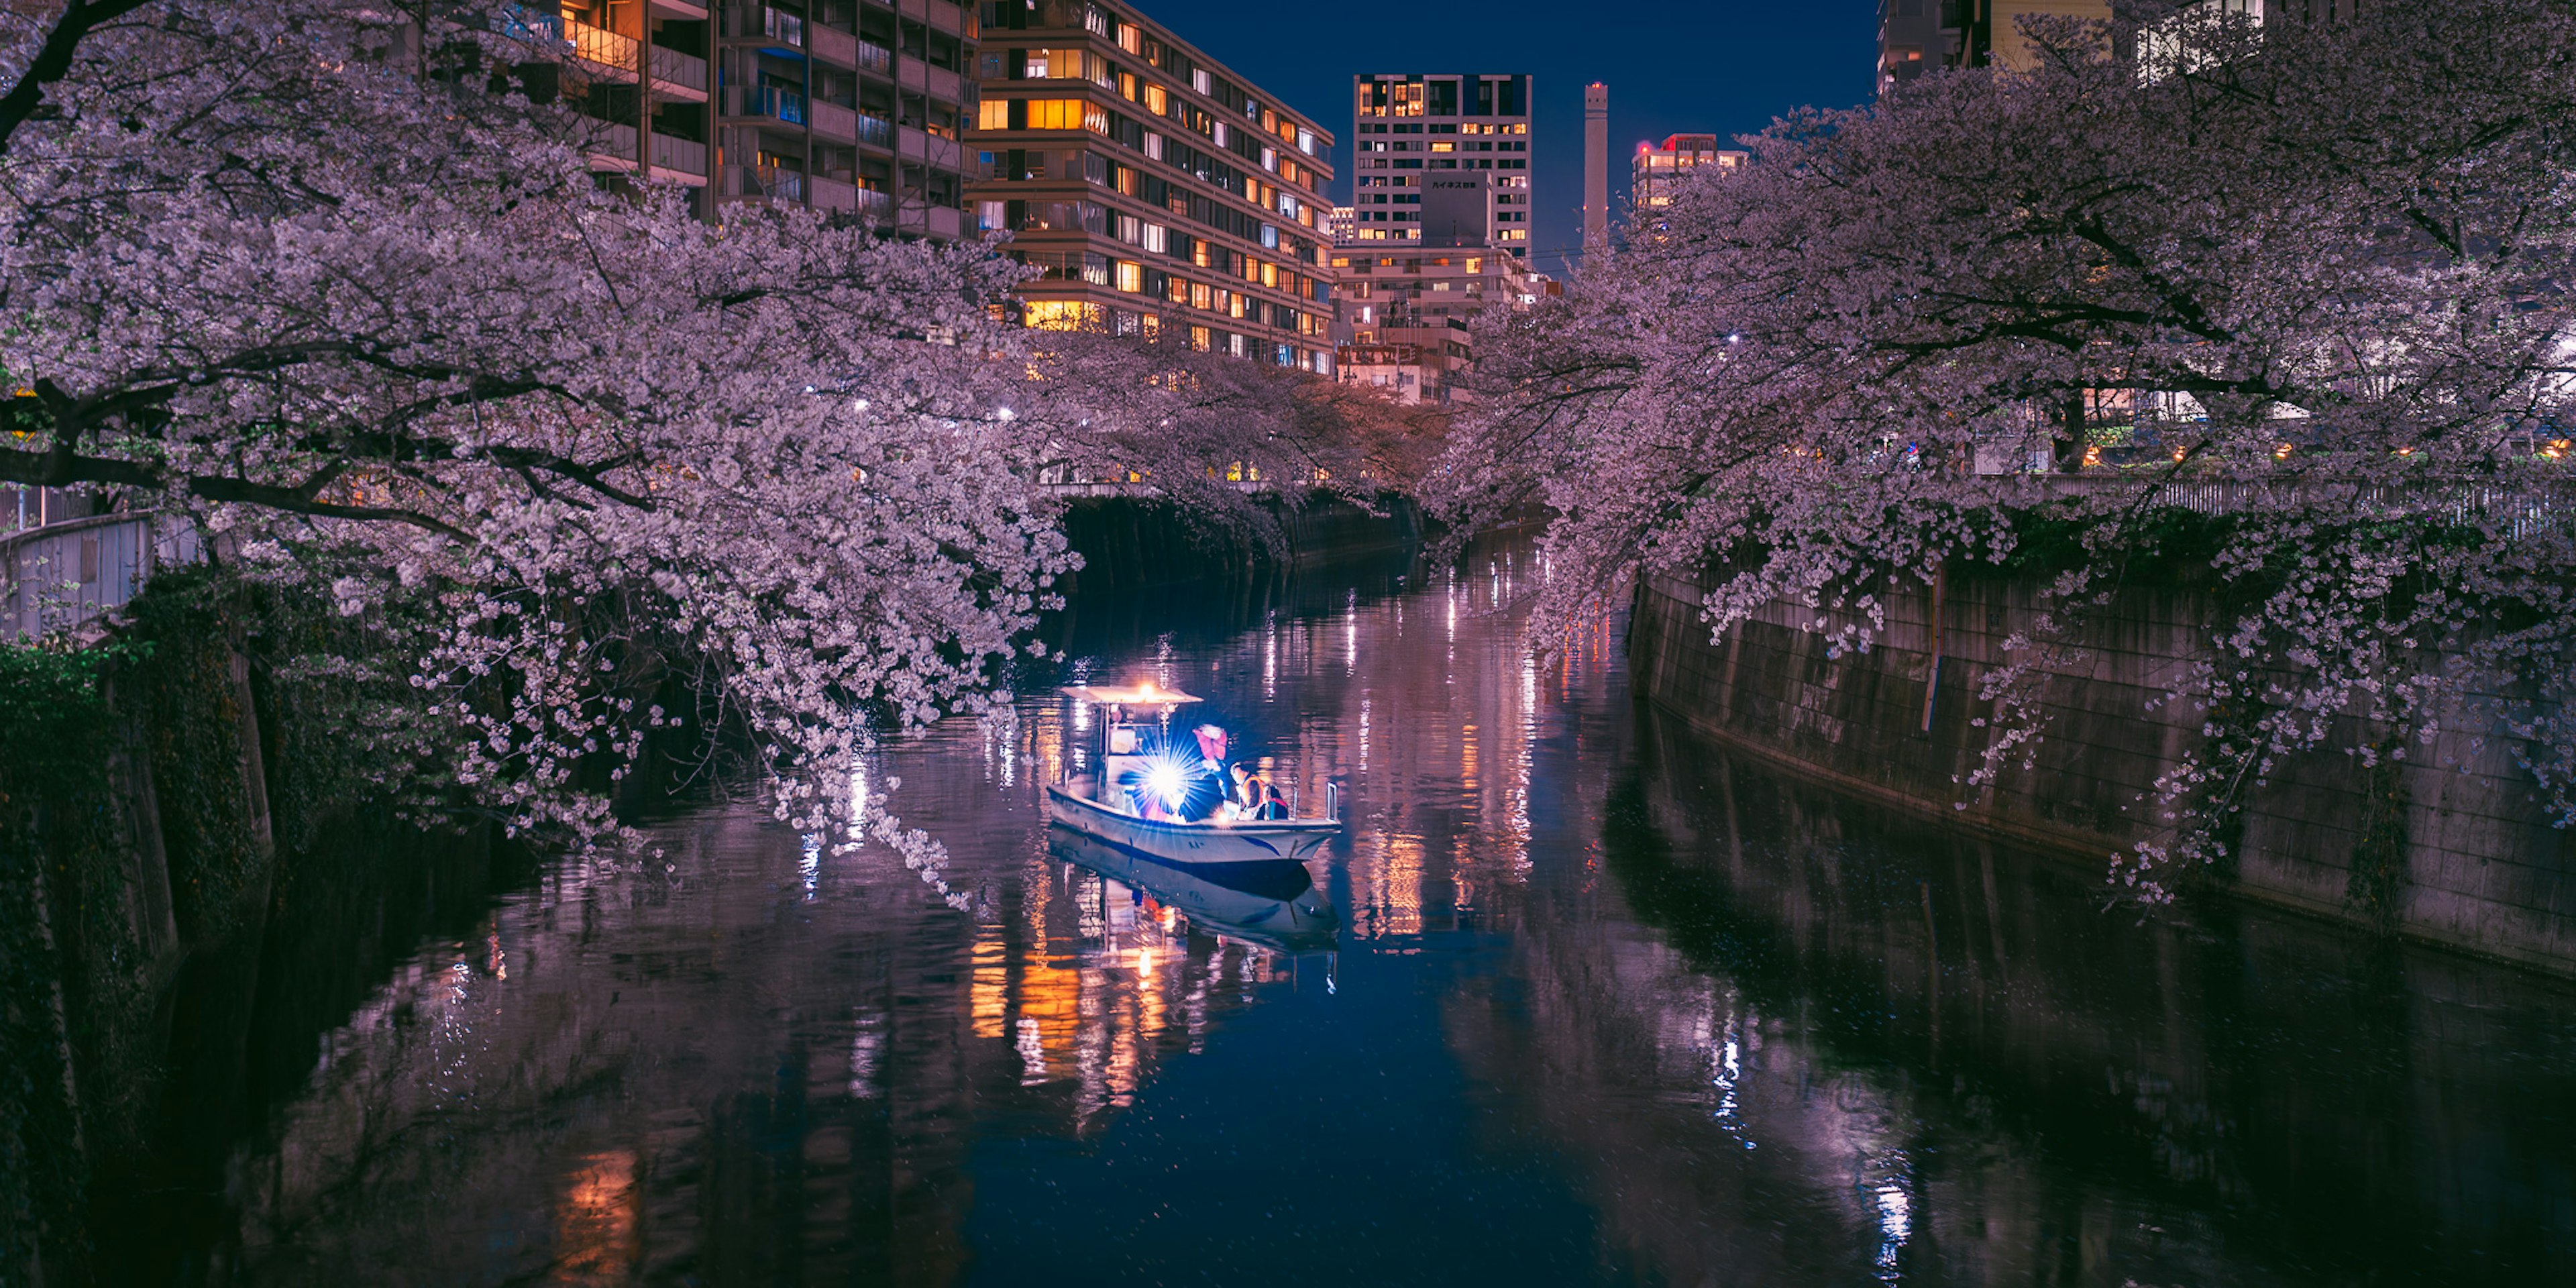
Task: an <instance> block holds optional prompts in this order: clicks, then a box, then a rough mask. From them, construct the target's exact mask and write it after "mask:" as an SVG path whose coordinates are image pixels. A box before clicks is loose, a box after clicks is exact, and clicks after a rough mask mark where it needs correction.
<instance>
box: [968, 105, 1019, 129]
mask: <svg viewBox="0 0 2576 1288" xmlns="http://www.w3.org/2000/svg"><path fill="white" fill-rule="evenodd" d="M975 124H976V125H977V126H979V127H981V128H983V129H987V130H1007V129H1009V128H1011V100H1009V99H1007V98H988V99H985V100H984V106H983V107H982V108H981V109H979V110H978V113H977V115H976V118H975Z"/></svg>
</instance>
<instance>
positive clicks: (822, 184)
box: [807, 175, 859, 211]
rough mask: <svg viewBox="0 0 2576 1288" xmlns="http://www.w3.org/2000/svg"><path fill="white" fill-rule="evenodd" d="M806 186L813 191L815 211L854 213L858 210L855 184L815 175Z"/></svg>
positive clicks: (856, 186) (857, 191) (857, 190)
mask: <svg viewBox="0 0 2576 1288" xmlns="http://www.w3.org/2000/svg"><path fill="white" fill-rule="evenodd" d="M807 186H808V187H809V188H811V189H812V190H813V193H814V208H815V209H816V210H841V211H855V210H857V209H858V208H859V186H858V185H857V184H854V183H847V182H844V181H842V180H839V179H826V178H823V177H822V176H820V175H817V176H815V177H814V178H813V179H812V180H811V181H810V182H809V183H808V184H807Z"/></svg>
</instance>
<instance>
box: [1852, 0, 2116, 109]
mask: <svg viewBox="0 0 2576 1288" xmlns="http://www.w3.org/2000/svg"><path fill="white" fill-rule="evenodd" d="M2040 15H2054V16H2061V17H2070V18H2102V19H2107V18H2109V17H2110V16H2111V5H2110V0H1879V6H1878V87H1879V89H1881V90H1882V91H1883V90H1885V89H1887V88H1888V87H1889V86H1891V85H1895V84H1897V83H1899V82H1901V81H1909V80H1912V79H1914V78H1915V77H1917V76H1920V75H1922V74H1924V73H1925V72H1927V71H1938V70H1940V69H1942V68H1947V67H2008V68H2014V69H2021V68H2027V67H2028V66H2030V60H2031V53H2030V42H2028V41H2027V40H2024V39H2023V38H2022V36H2021V33H2020V31H2019V29H2018V28H2017V27H2016V26H2015V23H2016V20H2018V19H2020V18H2022V17H2025V16H2033V17H2036V16H2040Z"/></svg>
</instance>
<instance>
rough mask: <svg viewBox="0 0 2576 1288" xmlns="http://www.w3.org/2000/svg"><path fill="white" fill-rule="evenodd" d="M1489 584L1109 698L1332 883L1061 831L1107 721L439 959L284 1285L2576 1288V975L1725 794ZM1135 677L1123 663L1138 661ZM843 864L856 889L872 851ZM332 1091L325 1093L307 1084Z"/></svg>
mask: <svg viewBox="0 0 2576 1288" xmlns="http://www.w3.org/2000/svg"><path fill="white" fill-rule="evenodd" d="M1544 575H1545V569H1544V567H1543V566H1539V567H1535V568H1534V567H1533V566H1532V565H1531V562H1530V561H1529V559H1528V558H1527V557H1526V556H1521V555H1516V554H1514V553H1512V552H1509V551H1505V550H1495V551H1492V552H1488V553H1486V554H1483V555H1479V556H1478V557H1476V558H1475V559H1473V560H1471V562H1470V563H1469V564H1468V565H1467V566H1466V568H1465V570H1464V571H1463V573H1462V574H1461V575H1459V576H1456V577H1446V576H1438V575H1433V576H1430V577H1422V576H1420V575H1418V574H1417V577H1416V582H1415V584H1414V585H1413V586H1412V587H1410V588H1408V589H1406V590H1405V591H1404V592H1403V593H1400V594H1394V595H1380V594H1372V593H1360V594H1356V595H1355V594H1352V593H1349V591H1348V589H1347V588H1344V587H1339V586H1335V587H1327V588H1324V593H1322V594H1319V595H1317V596H1316V597H1315V599H1314V600H1313V602H1310V603H1306V604H1302V605H1291V606H1288V608H1287V609H1286V610H1284V611H1279V612H1275V613H1272V612H1254V613H1246V614H1242V615H1239V616H1238V617H1236V618H1235V619H1234V620H1233V622H1232V624H1231V625H1230V627H1229V628H1228V629H1224V630H1213V629H1206V628H1204V627H1200V628H1192V627H1190V626H1189V625H1188V624H1187V623H1179V624H1175V623H1170V622H1151V623H1147V625H1148V627H1150V629H1151V630H1153V631H1156V632H1160V631H1167V630H1168V631H1170V633H1169V634H1165V635H1158V634H1151V633H1145V634H1134V635H1128V636H1114V632H1111V633H1107V634H1095V635H1094V636H1093V637H1092V638H1091V647H1090V649H1089V650H1088V661H1089V664H1090V665H1089V667H1088V669H1087V670H1085V671H1080V672H1077V676H1079V675H1083V674H1096V675H1101V676H1120V677H1124V676H1127V675H1131V674H1134V673H1137V672H1139V671H1145V672H1150V673H1151V674H1153V675H1154V676H1155V678H1156V681H1157V682H1158V683H1162V684H1170V685H1176V686H1181V687H1186V688H1188V689H1189V690H1190V691H1192V692H1196V693H1204V694H1206V695H1208V696H1209V697H1210V698H1211V707H1212V708H1213V709H1214V710H1216V711H1217V712H1219V713H1221V714H1222V716H1223V718H1224V719H1225V720H1226V722H1227V723H1229V724H1230V725H1231V726H1233V727H1234V728H1236V729H1237V730H1238V733H1239V736H1240V737H1241V738H1242V740H1243V751H1244V753H1245V754H1248V755H1254V756H1266V757H1269V758H1271V760H1272V761H1273V762H1274V763H1275V765H1276V766H1277V778H1278V780H1279V781H1280V783H1281V784H1282V787H1283V790H1288V791H1291V792H1294V793H1296V794H1299V795H1301V796H1306V797H1307V798H1308V799H1320V798H1321V796H1322V794H1323V793H1324V792H1325V791H1326V786H1327V784H1329V783H1332V782H1335V781H1339V782H1340V784H1341V785H1342V788H1343V800H1344V802H1345V814H1346V816H1347V817H1348V818H1349V819H1350V821H1351V828H1350V831H1349V834H1348V836H1347V837H1346V838H1345V839H1344V840H1343V841H1341V842H1339V843H1337V844H1336V846H1335V847H1333V849H1332V850H1331V851H1330V852H1329V853H1328V854H1327V855H1325V856H1324V857H1322V858H1319V859H1318V860H1316V861H1315V862H1314V864H1313V866H1312V868H1311V869H1309V868H1306V867H1298V866H1294V865H1283V866H1282V867H1280V868H1278V869H1274V870H1270V871H1265V872H1258V873H1245V874H1239V875H1237V876H1236V877H1233V878H1230V879H1226V880H1209V879H1207V877H1206V875H1205V874H1191V873H1182V872H1176V871H1173V870H1171V869H1168V868H1161V867H1158V866H1156V865H1152V864H1147V863H1142V862H1139V861H1137V860H1135V859H1134V858H1132V857H1131V856H1127V855H1124V854H1121V853H1120V852H1118V851H1115V850H1111V849H1109V848H1107V847H1104V846H1100V845H1097V844H1095V843H1091V842H1086V841H1084V840H1082V839H1081V838H1078V837H1072V836H1066V835H1061V834H1058V835H1050V833H1049V832H1048V830H1047V829H1046V827H1045V826H1044V824H1043V815H1042V814H1041V812H1040V811H1039V809H1038V806H1037V797H1038V793H1039V792H1040V791H1042V790H1043V785H1044V784H1046V783H1049V782H1053V781H1056V780H1057V778H1058V777H1059V776H1061V775H1062V774H1063V773H1065V772H1067V771H1068V770H1071V769H1078V768H1080V767H1079V766H1077V765H1072V764H1070V763H1069V759H1068V758H1069V757H1071V756H1073V755H1075V754H1077V751H1078V749H1079V748H1080V747H1081V746H1082V745H1083V742H1084V734H1085V730H1084V729H1083V728H1082V726H1081V723H1080V722H1082V721H1083V720H1085V719H1087V718H1088V716H1087V712H1086V709H1085V708H1083V707H1080V706H1077V705H1074V704H1071V703H1068V702H1065V701H1063V700H1061V699H1060V698H1059V697H1058V696H1057V695H1055V693H1054V691H1053V689H1052V685H1053V683H1055V682H1056V681H1057V680H1059V679H1062V678H1065V677H1060V676H1046V677H1035V678H1033V679H1032V682H1031V685H1030V690H1031V693H1030V696H1029V697H1028V698H1027V699H1025V700H1024V701H1023V702H1021V703H1020V704H1019V706H1018V707H1017V708H1016V710H1014V711H1012V712H1009V713H1007V714H1000V715H997V716H996V717H995V718H994V719H990V720H986V721H982V722H960V723H958V724H956V725H954V726H951V727H943V728H941V729H939V730H936V731H934V732H933V733H932V734H931V735H929V736H927V737H926V738H924V739H921V740H919V741H918V742H916V743H913V744H909V745H905V746H900V747H895V748H891V749H888V750H886V751H884V752H883V753H881V754H880V755H878V756H876V757H874V758H873V759H872V760H871V761H870V763H868V764H866V765H863V766H859V767H857V768H856V770H855V772H854V773H853V776H852V783H851V790H852V793H853V797H854V799H857V800H861V801H863V802H865V804H866V805H867V807H868V808H869V809H871V810H873V811H877V812H878V814H879V815H880V816H882V815H883V814H884V813H886V812H889V811H890V812H891V813H892V814H894V815H897V816H900V818H901V819H902V820H903V822H904V823H905V824H906V825H907V826H908V827H914V828H919V829H921V830H922V831H923V832H924V833H926V834H927V835H929V836H933V837H936V838H937V840H938V841H939V842H940V843H941V845H942V846H943V847H944V849H945V856H944V858H942V859H940V860H939V861H938V862H937V863H936V864H935V865H926V864H925V863H924V861H923V860H922V859H921V857H920V855H919V854H918V853H917V852H909V851H905V850H901V849H897V848H893V847H890V846H888V845H886V844H885V843H883V842H882V841H879V840H875V839H864V838H861V837H859V836H855V835H854V836H849V837H844V838H838V839H833V838H826V837H821V836H817V837H811V838H809V837H804V836H800V835H797V834H795V833H792V832H784V831H781V830H780V829H778V828H777V827H775V826H774V825H773V824H771V823H769V822H768V821H767V820H766V819H765V818H764V817H762V816H760V815H759V814H757V813H756V812H753V811H740V810H732V809H708V810H704V811H700V812H697V813H694V814H691V815H689V816H687V817H683V818H678V819H674V820H672V821H670V822H669V823H667V824H666V825H664V826H662V827H661V828H660V829H659V832H660V839H661V840H662V842H663V844H664V847H665V849H666V851H667V853H668V857H667V867H666V866H664V861H657V862H656V863H655V864H653V865H652V866H651V867H649V868H639V867H635V866H611V865H596V864H584V863H569V862H567V863H560V864H557V865H555V866H553V867H552V868H550V869H548V870H547V871H546V872H545V873H544V874H543V876H542V877H541V879H539V880H538V881H536V882H535V883H534V884H533V885H532V886H530V887H528V888H526V889H523V890H520V891H518V892H516V893H514V894H511V895H509V896H508V897H506V898H504V899H502V900H501V901H500V903H499V905H498V906H497V907H496V908H494V909H493V910H492V911H491V913H490V914H489V915H488V917H486V918H485V919H484V920H483V922H482V923H481V924H479V925H475V926H473V927H471V929H470V932H468V931H467V930H466V929H465V928H463V927H459V928H458V931H457V932H456V933H453V934H449V935H446V936H444V937H441V938H437V939H434V940H432V941H430V942H426V943H423V944H422V945H421V946H420V948H419V949H418V951H417V952H416V953H414V954H413V955H412V957H411V958H410V960H409V961H408V962H406V963H405V964H404V965H403V966H402V967H401V968H400V969H399V970H398V971H397V972H395V974H394V975H393V976H392V977H391V978H389V979H386V980H384V981H383V983H382V985H381V987H380V988H379V989H378V990H377V992H376V994H375V995H374V996H373V997H371V998H369V999H368V1000H367V1001H366V1002H365V1003H364V1004H363V1005H361V1006H360V1007H358V1008H357V1009H356V1010H355V1011H354V1012H353V1013H351V1014H350V1016H349V1018H348V1021H347V1022H346V1023H345V1024H343V1025H342V1026H340V1027H339V1028H338V1029H337V1030H336V1031H334V1032H332V1033H331V1034H330V1035H329V1039H328V1041H327V1042H325V1043H324V1044H322V1046H321V1047H320V1048H319V1049H318V1050H317V1051H311V1052H308V1053H304V1055H303V1057H302V1058H307V1059H310V1060H311V1062H312V1067H311V1073H310V1076H309V1078H308V1079H307V1080H306V1081H305V1083H304V1085H303V1087H302V1090H301V1091H300V1092H299V1093H298V1094H297V1095H296V1096H295V1097H294V1098H293V1100H292V1101H291V1102H290V1103H288V1104H286V1105H284V1106H282V1107H281V1108H280V1109H279V1110H278V1111H277V1112H276V1113H275V1114H274V1115H273V1116H272V1117H271V1118H270V1120H269V1121H267V1122H266V1123H265V1124H264V1125H263V1126H262V1127H261V1128H260V1129H259V1130H258V1131H256V1132H254V1133H252V1134H251V1135H250V1136H249V1137H247V1138H246V1139H244V1140H242V1141H241V1142H239V1144H238V1146H237V1148H236V1149H235V1151H234V1153H233V1155H232V1161H231V1164H230V1168H229V1172H228V1176H229V1180H228V1182H227V1185H226V1188H225V1193H224V1194H223V1196H222V1208H223V1211H224V1212H225V1213H226V1222H227V1223H228V1228H229V1229H230V1230H231V1232H232V1233H230V1234H229V1235H227V1236H225V1237H226V1238H228V1239H230V1241H231V1248H232V1251H231V1252H230V1253H229V1254H228V1255H229V1256H230V1257H231V1259H232V1261H233V1262H234V1263H235V1264H238V1265H240V1266H242V1267H244V1270H243V1272H242V1274H241V1276H240V1277H241V1278H244V1279H247V1280H252V1281H258V1282H272V1283H318V1282H326V1281H332V1280H339V1281H362V1282H418V1283H440V1284H448V1283H501V1282H511V1281H551V1282H575V1283H589V1282H598V1283H608V1282H628V1281H632V1280H635V1279H643V1280H649V1281H653V1282H698V1283H751V1282H759V1283H781V1282H841V1281H847V1280H861V1281H868V1282H878V1281H887V1282H901V1283H919V1284H947V1283H954V1282H961V1281H968V1280H979V1281H987V1282H996V1283H1015V1282H1025V1281H1028V1280H1032V1279H1038V1278H1041V1277H1043V1278H1046V1279H1048V1280H1049V1281H1071V1282H1150V1281H1157V1280H1161V1281H1189V1282H1222V1283H1229V1284H1244V1283H1313V1282H1339V1281H1342V1280H1346V1279H1350V1280H1359V1281H1366V1282H1389V1283H1436V1282H1448V1283H1454V1282H1470V1281H1481V1282H1487V1283H1525V1282H1551V1283H1583V1282H1601V1283H1614V1282H1636V1283H1687V1284H1701V1283H1712V1284H1733V1283H1746V1284H1753V1283H1862V1282H1886V1283H2024V1282H2034V1283H2069V1284H2094V1283H2098V1284H2105V1285H2118V1284H2126V1283H2132V1282H2134V1283H2138V1284H2144V1285H2165V1284H2183V1283H2191V1284H2207V1283H2250V1284H2261V1283H2309V1282H2401V1281H2412V1282H2461V1283H2476V1282H2500V1281H2501V1282H2569V1281H2576V1251H2571V1249H2576V1125H2571V1121H2570V1108H2569V1107H2570V1106H2571V1105H2576V1032H2571V1027H2570V1023H2569V1019H2568V1017H2569V1016H2570V1015H2571V1014H2576V1005H2571V1001H2576V998H2571V994H2570V991H2569V990H2568V989H2566V988H2564V987H2562V986H2560V985H2558V984H2556V983H2552V982H2549V981H2544V980H2540V979H2536V978H2533V977H2530V976H2525V975H2521V974H2517V973H2514V972H2511V971H2506V970H2501V969H2497V968H2490V967H2485V966H2481V965H2477V964H2475V963H2470V962H2465V961H2461V960H2459V959H2454V958H2448V957H2442V956H2439V955H2433V954H2419V953H2414V952H2411V951H2409V952H2396V953H2391V952H2385V951H2381V950H2376V949H2371V948H2368V947H2366V946H2361V945H2356V944H2352V943H2349V942H2346V941H2344V940H2342V939H2340V938H2338V937H2336V936H2335V935H2334V934H2332V933H2331V932H2329V931H2326V930H2323V929H2320V928H2318V927H2316V926H2312V925H2309V924H2308V923H2304V922H2299V921H2295V920H2288V919H2282V918H2274V917H2269V916H2264V915H2259V914H2254V913H2247V912H2242V911H2231V910H2225V909H2219V910H2211V911H2204V912H2203V913H2201V914H2199V915H2197V917H2195V918H2172V919H2165V920H2160V921H2157V922H2153V923H2149V924H2143V925H2142V924H2137V923H2135V922H2134V921H2133V920H2131V919H2127V918H2123V917H2116V916H2106V915H2104V914H2103V913H2102V912H2101V911H2100V910H2099V907H2098V904H2097V902H2096V900H2095V897H2094V891H2093V888H2092V886H2091V884H2090V883H2089V880H2088V874H2084V873H2074V874H2068V873H2064V872H2061V871H2059V870H2057V869H2054V868H2050V867H2047V866H2043V865H2036V864H2033V863H2030V862H2028V861H2026V860H2024V859H2022V858H2019V857H2017V856H2015V855H2012V854H2009V853H2005V852H1999V851H1995V850H1991V849H1987V848H1983V847H1979V846H1974V845H1966V844H1958V843H1951V842H1946V841H1943V840H1941V839H1940V838H1938V837H1937V836H1932V835H1927V834H1926V833H1925V832H1924V830H1923V829H1921V828H1919V827H1916V826H1914V825H1912V824H1908V823H1904V822H1900V821H1890V820H1886V819H1883V818H1879V817H1877V816H1874V815H1871V814H1870V813H1868V812H1866V811H1862V810H1856V809H1853V808H1851V807H1850V806H1849V805H1847V804H1845V803H1843V802H1839V801H1837V800H1835V799H1834V798H1831V797H1828V796H1823V795H1820V794H1817V793H1815V792H1812V791H1809V790H1807V789H1804V788H1800V787H1797V786H1795V785H1793V784H1790V783H1787V782H1784V781H1782V780H1780V779H1778V778H1776V777H1773V776H1770V775H1767V774H1766V773H1764V772H1763V771H1761V770H1760V769H1759V768H1757V767H1755V766H1751V765H1747V764H1741V763H1735V762H1732V761H1730V760H1729V759H1728V758H1727V757H1726V756H1725V754H1724V753H1723V752H1721V751H1719V750H1717V749H1715V748H1712V747H1710V746H1708V745H1706V744H1705V743H1702V742H1700V741H1697V740H1696V739H1694V738H1693V737H1691V736H1690V735H1689V734H1687V733H1686V732H1684V731H1682V730H1681V729H1679V728H1678V727H1677V726H1676V725H1675V723H1674V722H1672V721H1670V720H1669V719H1666V718H1663V717H1660V716H1657V715H1655V714H1653V713H1641V712H1639V711H1638V710H1637V709H1635V708H1634V707H1632V706H1631V704H1630V703H1629V701H1628V699H1627V695H1626V692H1625V688H1624V684H1623V678H1622V671H1621V666H1622V663H1621V659H1620V654H1619V636H1618V632H1617V629H1616V625H1615V623H1604V624H1601V625H1600V626H1599V627H1598V628H1596V629H1594V630H1592V631H1589V632H1587V633H1585V634H1583V635H1581V636H1579V637H1578V638H1576V639H1575V640H1574V642H1573V647H1572V648H1571V649H1570V650H1569V652H1568V654H1567V655H1566V656H1564V657H1561V658H1558V659H1553V660H1551V661H1549V662H1545V663H1542V662H1540V661H1537V660H1535V659H1532V658H1531V657H1530V656H1529V654H1528V653H1527V651H1526V649H1525V648H1523V646H1522V642H1523V637H1522V635H1521V633H1520V628H1519V625H1518V623H1517V620H1516V619H1515V618H1514V617H1512V616H1511V615H1510V614H1509V613H1508V612H1507V611H1505V612H1498V611H1497V609H1498V607H1507V606H1508V605H1509V604H1510V603H1512V602H1513V601H1514V600H1515V599H1516V598H1517V597H1518V596H1519V595H1520V594H1521V593H1523V592H1524V591H1526V590H1527V589H1528V586H1527V585H1526V582H1527V581H1528V579H1530V578H1531V577H1534V576H1544ZM1113 636H1114V637H1113ZM827 840H829V841H830V842H831V843H828V844H827V843H825V842H826V841H827ZM281 1058H282V1057H281Z"/></svg>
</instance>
